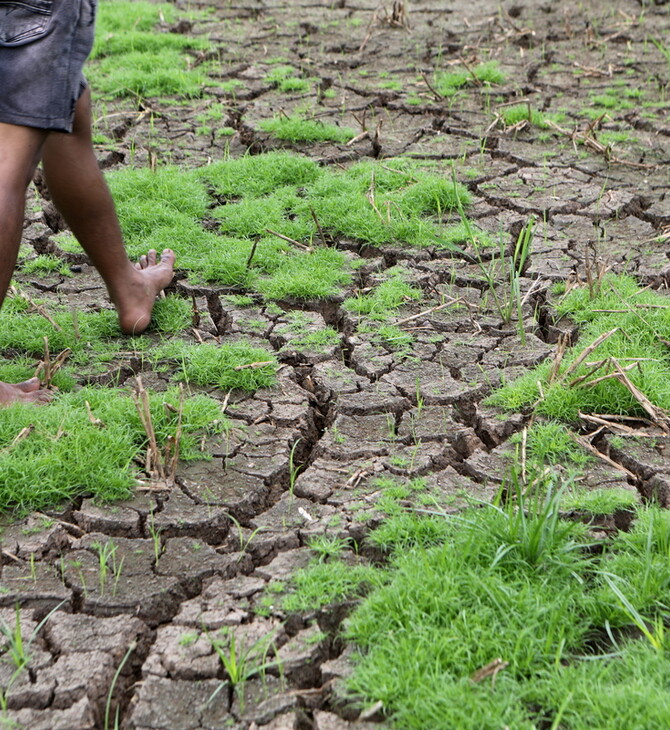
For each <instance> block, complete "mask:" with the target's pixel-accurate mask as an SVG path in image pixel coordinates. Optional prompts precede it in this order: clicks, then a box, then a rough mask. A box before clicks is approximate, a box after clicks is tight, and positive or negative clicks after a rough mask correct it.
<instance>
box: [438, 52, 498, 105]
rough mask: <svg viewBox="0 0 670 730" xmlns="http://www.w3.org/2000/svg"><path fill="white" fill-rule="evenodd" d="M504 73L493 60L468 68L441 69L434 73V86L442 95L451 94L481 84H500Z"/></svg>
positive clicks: (448, 95) (447, 95)
mask: <svg viewBox="0 0 670 730" xmlns="http://www.w3.org/2000/svg"><path fill="white" fill-rule="evenodd" d="M504 82H505V74H504V73H503V72H502V71H501V70H500V66H499V65H498V64H497V63H496V62H495V61H489V62H488V63H480V64H478V65H477V66H474V67H473V68H472V69H470V70H466V69H464V68H463V69H457V70H453V71H441V72H439V73H436V74H435V79H434V87H435V90H436V91H437V92H438V93H439V94H441V95H442V96H446V97H450V96H453V95H454V94H455V93H456V92H457V91H458V90H459V89H462V88H464V87H468V86H478V85H481V84H487V85H490V84H502V83H504Z"/></svg>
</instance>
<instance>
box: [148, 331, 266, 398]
mask: <svg viewBox="0 0 670 730" xmlns="http://www.w3.org/2000/svg"><path fill="white" fill-rule="evenodd" d="M151 357H152V359H153V361H154V363H156V364H159V363H161V362H162V361H166V360H167V361H169V362H170V363H171V364H173V365H176V368H177V369H176V371H175V375H174V377H175V378H176V379H177V380H183V381H186V382H188V383H193V384H194V385H202V386H217V387H219V388H221V389H222V390H230V389H240V390H245V391H249V392H252V391H254V390H257V389H258V388H269V387H271V386H272V385H274V383H275V372H276V370H277V362H276V358H275V356H274V354H272V353H271V352H268V351H267V350H264V349H262V348H259V347H252V346H250V345H247V344H245V343H236V344H228V345H213V344H209V343H201V344H199V345H190V344H187V343H185V342H181V341H179V340H172V341H169V342H164V343H163V344H162V345H159V346H158V347H156V348H155V349H154V350H153V351H152V353H151Z"/></svg>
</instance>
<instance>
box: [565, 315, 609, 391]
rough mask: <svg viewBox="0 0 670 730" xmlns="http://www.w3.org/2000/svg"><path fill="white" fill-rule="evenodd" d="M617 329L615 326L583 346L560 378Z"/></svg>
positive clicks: (567, 373)
mask: <svg viewBox="0 0 670 730" xmlns="http://www.w3.org/2000/svg"><path fill="white" fill-rule="evenodd" d="M618 331H619V328H618V327H615V328H614V329H613V330H610V331H609V332H604V333H603V334H602V335H600V337H597V338H596V339H595V340H594V341H593V342H592V343H591V344H590V345H589V346H588V347H585V348H584V349H583V350H582V352H581V353H580V354H579V355H578V356H577V357H576V358H575V359H574V360H573V361H572V362H571V363H570V366H569V367H568V369H567V370H566V371H565V372H564V373H563V374H562V376H561V379H565V378H566V377H567V376H568V375H570V373H572V372H574V371H575V370H576V369H577V368H578V367H579V366H580V365H581V364H582V363H583V362H584V360H586V358H587V357H588V356H589V355H590V354H591V353H592V352H593V351H594V350H595V349H596V348H597V347H599V346H600V345H602V343H603V342H605V340H607V339H609V338H610V337H611V336H612V335H613V334H615V333H616V332H618Z"/></svg>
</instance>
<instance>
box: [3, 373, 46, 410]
mask: <svg viewBox="0 0 670 730" xmlns="http://www.w3.org/2000/svg"><path fill="white" fill-rule="evenodd" d="M52 397H53V395H52V393H50V392H49V391H48V390H43V389H42V388H40V380H39V378H31V379H30V380H25V381H24V382H23V383H17V384H16V385H11V384H10V383H0V407H1V406H8V405H10V403H48V402H49V401H50V400H51V399H52Z"/></svg>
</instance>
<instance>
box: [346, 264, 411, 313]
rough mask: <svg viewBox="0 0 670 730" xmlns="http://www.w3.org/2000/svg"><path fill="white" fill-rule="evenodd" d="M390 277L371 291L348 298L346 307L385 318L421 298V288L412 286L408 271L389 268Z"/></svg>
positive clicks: (356, 311) (351, 310)
mask: <svg viewBox="0 0 670 730" xmlns="http://www.w3.org/2000/svg"><path fill="white" fill-rule="evenodd" d="M388 273H389V274H390V276H389V278H388V279H386V281H383V282H382V283H381V284H379V285H378V286H377V287H375V288H374V289H373V290H372V291H371V292H369V293H367V294H358V295H357V296H356V297H351V298H349V299H347V300H346V301H345V303H344V307H345V309H347V310H349V311H350V312H354V313H356V314H359V315H363V316H366V317H369V318H370V319H374V320H385V319H387V318H388V316H389V315H390V314H391V313H392V312H393V311H395V310H397V309H398V308H399V307H401V306H402V305H403V304H404V303H405V302H410V301H416V300H418V299H420V298H421V296H422V294H423V292H422V291H421V289H417V288H416V287H413V286H411V285H410V284H409V283H407V281H406V279H407V276H408V272H407V271H406V270H404V269H402V268H400V267H395V268H394V269H389V271H388Z"/></svg>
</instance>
